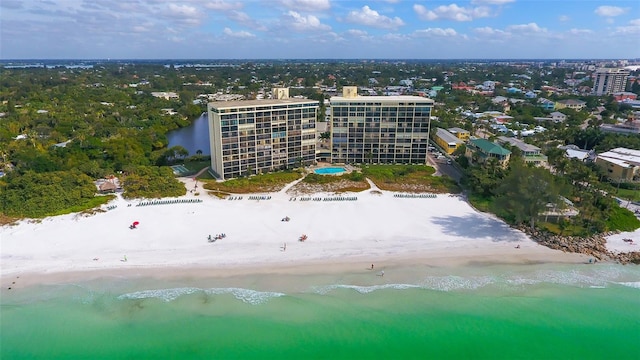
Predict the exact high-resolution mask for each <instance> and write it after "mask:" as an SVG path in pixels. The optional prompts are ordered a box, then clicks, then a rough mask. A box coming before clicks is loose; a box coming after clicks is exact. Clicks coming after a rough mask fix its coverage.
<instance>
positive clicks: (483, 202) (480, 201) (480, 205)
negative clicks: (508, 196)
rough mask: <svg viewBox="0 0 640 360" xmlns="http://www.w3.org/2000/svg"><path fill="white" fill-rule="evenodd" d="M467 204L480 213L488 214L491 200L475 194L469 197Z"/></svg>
mask: <svg viewBox="0 0 640 360" xmlns="http://www.w3.org/2000/svg"><path fill="white" fill-rule="evenodd" d="M469 203H471V205H472V206H473V207H474V208H476V209H478V210H479V211H482V212H490V211H491V204H492V200H491V199H488V198H485V197H481V196H478V195H475V194H470V195H469Z"/></svg>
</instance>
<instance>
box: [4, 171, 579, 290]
mask: <svg viewBox="0 0 640 360" xmlns="http://www.w3.org/2000/svg"><path fill="white" fill-rule="evenodd" d="M182 181H183V182H184V183H185V186H186V187H187V188H188V189H190V188H193V187H194V186H195V182H194V181H193V179H190V178H183V179H182ZM288 188H289V186H287V187H285V188H284V189H283V190H281V191H279V192H275V193H269V195H268V197H269V200H264V199H263V200H249V196H251V195H239V196H242V197H243V199H242V200H226V199H219V198H217V197H214V196H210V195H208V194H204V195H200V196H195V195H193V193H190V192H188V193H187V195H185V196H182V197H180V198H178V199H198V201H197V202H196V201H194V202H186V203H176V204H171V205H169V204H165V205H150V206H141V207H139V206H135V205H136V204H137V203H138V201H137V200H125V199H123V198H121V197H118V198H117V199H116V200H114V201H112V202H110V203H109V204H107V205H105V207H106V206H110V207H113V206H115V208H112V210H108V211H106V212H99V213H96V214H94V215H92V216H88V217H86V216H81V215H79V214H69V215H62V216H56V217H50V218H45V219H43V220H42V221H21V222H19V223H18V224H17V225H13V226H3V227H2V235H1V236H0V241H1V243H0V244H1V245H2V246H1V247H0V256H1V257H0V258H1V260H2V274H1V275H0V279H1V281H2V287H3V290H4V289H7V288H8V287H12V288H15V289H17V288H21V287H25V286H27V285H35V284H42V283H45V282H57V283H63V282H65V281H67V282H68V281H69V280H70V279H74V280H82V279H87V278H88V279H95V278H98V277H109V276H118V277H139V276H143V275H145V274H146V275H152V276H151V277H157V278H160V279H170V278H176V274H182V277H184V278H207V277H211V278H224V277H230V276H236V275H258V274H260V275H263V274H285V275H295V274H339V273H353V272H358V271H364V270H365V267H368V266H370V265H371V263H374V264H376V267H375V270H378V269H380V270H382V269H384V268H385V267H394V266H395V267H406V266H416V267H436V268H455V267H464V266H469V265H474V264H475V265H482V264H489V265H490V264H513V265H517V264H536V263H575V264H584V263H587V262H588V259H589V258H590V257H589V256H588V255H584V254H578V253H565V252H562V251H559V250H552V249H550V248H548V247H545V246H543V245H540V244H538V243H536V242H535V241H533V240H532V238H531V237H530V236H528V235H526V234H525V233H523V232H522V231H519V230H516V229H513V228H511V227H509V226H508V225H507V224H505V223H504V222H502V221H501V220H499V219H497V218H496V217H495V216H493V215H492V214H486V213H481V212H478V211H477V210H475V209H474V208H473V207H471V205H470V204H469V203H468V202H467V201H465V200H464V199H463V198H462V197H460V196H452V195H449V194H445V195H442V194H439V195H438V196H437V197H435V198H398V197H395V196H394V195H395V194H398V193H397V192H390V191H384V190H379V189H376V188H371V189H369V190H366V191H362V192H356V193H347V194H341V195H340V196H341V197H357V200H352V201H351V200H350V201H318V202H315V201H293V197H292V196H291V195H290V194H287V192H286V190H287V189H288ZM315 196H318V197H335V194H332V193H318V194H315ZM165 200H166V199H165ZM285 216H286V217H290V218H291V221H286V222H285V221H282V219H283V218H284V217H285ZM134 221H138V222H139V226H138V227H137V228H135V229H130V228H129V225H130V224H131V222H134ZM218 233H225V234H226V235H227V236H226V237H225V238H223V239H220V240H217V241H216V242H213V243H211V242H208V241H207V235H213V234H218ZM301 234H304V235H307V234H308V240H307V241H304V242H301V241H298V238H299V237H300V236H301ZM141 274H142V275H141ZM17 277H20V278H17ZM16 279H18V280H19V281H16V284H12V282H14V281H15V280H16ZM12 285H13V286H12Z"/></svg>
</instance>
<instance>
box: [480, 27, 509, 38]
mask: <svg viewBox="0 0 640 360" xmlns="http://www.w3.org/2000/svg"><path fill="white" fill-rule="evenodd" d="M473 32H475V33H476V34H479V35H484V36H496V35H508V33H507V32H505V31H503V30H500V29H494V28H491V27H489V26H485V27H479V28H475V29H473Z"/></svg>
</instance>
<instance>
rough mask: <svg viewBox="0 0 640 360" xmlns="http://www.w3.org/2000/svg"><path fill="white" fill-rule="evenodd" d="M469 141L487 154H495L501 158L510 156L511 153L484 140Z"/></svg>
mask: <svg viewBox="0 0 640 360" xmlns="http://www.w3.org/2000/svg"><path fill="white" fill-rule="evenodd" d="M470 141H471V143H472V144H473V145H475V146H476V147H477V148H479V149H480V150H482V151H484V152H485V153H487V154H496V155H503V156H506V155H509V154H511V151H509V150H507V149H505V148H503V147H502V146H500V145H498V144H495V143H492V142H491V141H489V140H486V139H471V140H470Z"/></svg>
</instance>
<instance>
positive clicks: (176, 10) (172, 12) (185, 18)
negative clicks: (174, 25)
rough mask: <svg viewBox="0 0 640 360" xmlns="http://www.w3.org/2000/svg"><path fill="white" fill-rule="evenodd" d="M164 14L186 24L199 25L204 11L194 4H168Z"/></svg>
mask: <svg viewBox="0 0 640 360" xmlns="http://www.w3.org/2000/svg"><path fill="white" fill-rule="evenodd" d="M165 16H167V17H168V18H172V19H174V20H178V21H180V22H182V23H184V24H187V25H199V24H200V20H202V18H203V17H204V13H203V12H202V11H200V10H198V8H196V7H195V6H190V5H176V4H173V3H172V4H169V6H168V7H167V10H166V11H165Z"/></svg>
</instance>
